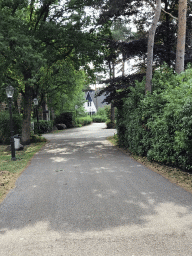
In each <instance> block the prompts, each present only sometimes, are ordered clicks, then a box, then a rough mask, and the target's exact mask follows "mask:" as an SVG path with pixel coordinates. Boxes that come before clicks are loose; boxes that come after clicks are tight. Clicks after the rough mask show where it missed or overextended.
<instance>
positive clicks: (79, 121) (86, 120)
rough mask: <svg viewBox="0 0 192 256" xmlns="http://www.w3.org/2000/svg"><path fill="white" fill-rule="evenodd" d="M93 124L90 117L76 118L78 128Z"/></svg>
mask: <svg viewBox="0 0 192 256" xmlns="http://www.w3.org/2000/svg"><path fill="white" fill-rule="evenodd" d="M91 123H92V118H91V117H90V116H86V117H78V118H76V126H83V125H87V124H91Z"/></svg>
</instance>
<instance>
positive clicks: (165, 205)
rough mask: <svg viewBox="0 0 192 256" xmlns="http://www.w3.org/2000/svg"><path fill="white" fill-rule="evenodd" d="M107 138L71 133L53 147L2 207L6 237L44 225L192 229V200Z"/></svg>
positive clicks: (47, 148)
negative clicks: (10, 231)
mask: <svg viewBox="0 0 192 256" xmlns="http://www.w3.org/2000/svg"><path fill="white" fill-rule="evenodd" d="M77 134H78V133H77ZM90 134H91V133H90ZM103 136H104V135H103V134H102V133H100V134H98V135H97V136H96V137H94V136H87V135H86V134H85V136H84V137H83V138H82V137H80V135H78V136H76V137H74V133H71V135H70V136H66V137H64V138H59V137H57V139H52V140H51V141H50V143H47V144H46V146H45V148H44V149H43V150H41V151H40V152H39V153H38V154H37V155H36V156H35V157H34V158H33V160H32V162H31V165H30V166H29V167H28V168H27V169H26V170H25V172H24V173H23V174H22V175H21V176H20V178H19V179H18V180H17V183H16V188H15V189H13V190H12V191H11V192H10V193H9V194H8V196H7V198H6V199H5V200H4V202H3V203H2V204H1V205H0V235H4V234H6V232H7V231H9V230H15V229H16V230H21V229H24V228H25V227H34V226H35V225H36V224H37V223H40V222H45V223H47V227H46V228H47V229H48V230H54V231H57V232H65V233H66V234H67V233H71V232H72V233H76V232H77V233H78V232H83V233H84V232H90V231H97V232H98V231H105V230H112V229H116V228H120V227H126V229H128V230H130V231H131V230H133V229H134V230H135V229H138V230H139V229H145V228H146V229H147V228H148V229H149V228H151V229H153V228H154V227H156V229H157V230H158V229H159V230H160V229H162V227H164V228H165V229H166V228H167V225H170V230H172V227H173V226H174V224H175V222H177V226H178V229H179V228H181V227H182V228H192V195H191V194H190V193H188V192H186V191H184V190H183V189H181V188H180V187H177V186H176V185H174V184H171V183H170V182H169V181H167V180H166V179H164V178H163V177H161V176H160V175H158V174H156V173H154V172H152V171H151V170H149V169H147V168H146V167H144V166H142V165H140V164H139V163H137V162H136V161H134V160H133V159H131V158H130V157H129V156H127V155H125V154H124V153H122V152H121V151H119V150H118V149H116V148H115V147H113V146H112V145H111V144H110V143H109V142H107V141H106V140H104V139H103Z"/></svg>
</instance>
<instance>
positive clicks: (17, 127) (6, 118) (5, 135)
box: [0, 111, 22, 144]
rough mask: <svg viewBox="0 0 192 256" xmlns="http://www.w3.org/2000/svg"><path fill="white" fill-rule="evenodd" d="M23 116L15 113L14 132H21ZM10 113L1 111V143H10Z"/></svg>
mask: <svg viewBox="0 0 192 256" xmlns="http://www.w3.org/2000/svg"><path fill="white" fill-rule="evenodd" d="M21 121H22V117H21V116H20V115H19V114H16V113H14V114H13V131H14V134H21ZM10 136H11V131H10V115H9V112H8V111H3V112H0V143H3V144H9V143H10Z"/></svg>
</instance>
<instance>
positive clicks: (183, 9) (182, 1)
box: [175, 0, 187, 74]
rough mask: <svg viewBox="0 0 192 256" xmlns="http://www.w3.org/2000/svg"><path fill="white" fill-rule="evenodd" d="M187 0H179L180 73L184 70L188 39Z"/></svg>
mask: <svg viewBox="0 0 192 256" xmlns="http://www.w3.org/2000/svg"><path fill="white" fill-rule="evenodd" d="M186 14H187V0H179V10H178V32H177V50H176V64H175V71H176V72H177V73H178V74H179V73H181V72H183V71H184V57H185V40H186Z"/></svg>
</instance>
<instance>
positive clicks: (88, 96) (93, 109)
mask: <svg viewBox="0 0 192 256" xmlns="http://www.w3.org/2000/svg"><path fill="white" fill-rule="evenodd" d="M104 99H105V96H103V95H101V96H98V97H95V90H89V91H86V92H85V100H86V102H85V103H84V108H85V111H86V112H87V113H89V115H93V114H96V113H97V110H98V109H99V108H102V107H104V106H106V105H107V104H106V103H103V101H104Z"/></svg>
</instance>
